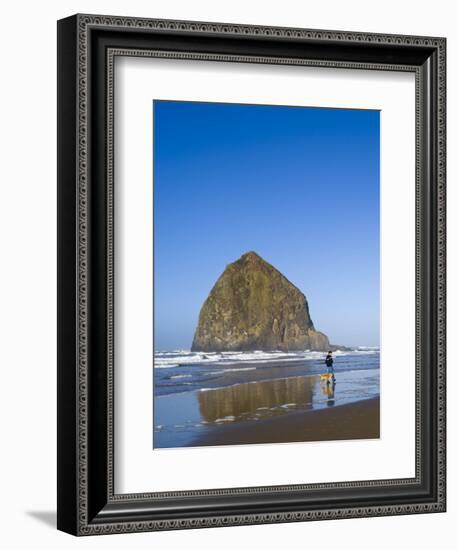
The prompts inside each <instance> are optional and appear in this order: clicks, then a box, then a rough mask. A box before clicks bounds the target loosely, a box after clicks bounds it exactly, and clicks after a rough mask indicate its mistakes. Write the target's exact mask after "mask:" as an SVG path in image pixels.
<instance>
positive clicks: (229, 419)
mask: <svg viewBox="0 0 457 550" xmlns="http://www.w3.org/2000/svg"><path fill="white" fill-rule="evenodd" d="M234 420H235V417H234V416H224V417H223V418H216V420H215V421H214V422H233V421H234Z"/></svg>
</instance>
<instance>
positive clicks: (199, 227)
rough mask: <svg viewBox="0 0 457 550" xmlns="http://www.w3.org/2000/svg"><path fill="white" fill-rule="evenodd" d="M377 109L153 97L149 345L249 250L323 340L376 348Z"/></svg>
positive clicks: (174, 332)
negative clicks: (291, 287) (296, 300)
mask: <svg viewBox="0 0 457 550" xmlns="http://www.w3.org/2000/svg"><path fill="white" fill-rule="evenodd" d="M379 118H380V113H379V112H378V111H369V110H351V109H321V108H306V107H282V106H262V105H239V104H217V103H195V102H172V101H154V125H153V126H154V128H153V130H154V265H155V267H154V278H155V281H154V283H155V304H154V310H155V346H156V348H155V349H156V350H166V349H189V348H190V346H191V343H192V338H193V333H194V330H195V327H196V325H197V319H198V313H199V311H200V308H201V306H202V304H203V302H204V300H205V298H206V297H207V295H208V293H209V291H210V290H211V288H212V286H213V285H214V283H215V282H216V280H217V278H218V277H219V275H220V274H221V273H222V272H223V270H224V268H225V266H226V265H227V264H229V263H231V262H233V261H235V260H236V259H238V258H239V257H240V256H241V255H242V254H243V253H245V252H247V251H249V250H255V251H256V252H257V253H258V254H260V255H261V256H262V257H263V258H264V259H265V260H266V261H268V262H270V263H271V264H273V265H274V266H275V267H276V268H277V269H279V271H281V272H282V273H283V274H284V275H285V276H286V277H287V278H288V279H289V280H290V281H291V282H292V283H294V284H295V285H296V286H297V287H298V288H299V289H300V290H302V292H303V293H304V294H305V295H306V297H307V299H308V303H309V307H310V313H311V317H312V319H313V322H314V325H315V327H316V328H317V329H318V330H321V331H322V332H324V333H326V334H327V335H328V336H329V338H330V341H331V342H332V343H336V344H343V345H349V346H355V345H379V291H380V286H379V282H380V281H379V267H380V265H379V264H380V258H379V254H380V248H379V139H380V136H379Z"/></svg>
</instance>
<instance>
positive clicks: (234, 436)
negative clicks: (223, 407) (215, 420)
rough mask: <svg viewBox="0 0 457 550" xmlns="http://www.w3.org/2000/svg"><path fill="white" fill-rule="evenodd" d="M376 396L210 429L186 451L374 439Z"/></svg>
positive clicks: (377, 418)
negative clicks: (236, 446)
mask: <svg viewBox="0 0 457 550" xmlns="http://www.w3.org/2000/svg"><path fill="white" fill-rule="evenodd" d="M379 404H380V399H379V396H377V397H373V398H369V399H363V400H360V401H355V402H353V403H347V404H343V405H336V406H333V407H328V408H323V409H313V410H307V411H299V412H290V413H288V414H285V415H281V416H274V417H271V418H265V419H260V420H257V421H254V420H249V421H245V422H235V423H233V424H230V425H228V424H224V425H220V426H214V425H213V426H211V427H208V429H207V430H206V431H205V433H204V434H202V435H201V436H198V437H197V438H195V439H194V440H193V441H192V442H191V443H190V444H189V445H187V446H189V447H202V446H218V445H243V444H258V443H292V442H305V441H316V442H318V441H335V440H339V441H341V440H352V439H378V438H379V437H380V406H379Z"/></svg>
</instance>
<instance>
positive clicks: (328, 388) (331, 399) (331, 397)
mask: <svg viewBox="0 0 457 550" xmlns="http://www.w3.org/2000/svg"><path fill="white" fill-rule="evenodd" d="M321 392H322V393H323V394H324V395H325V396H326V397H327V407H333V405H334V404H335V384H332V383H329V384H322V385H321Z"/></svg>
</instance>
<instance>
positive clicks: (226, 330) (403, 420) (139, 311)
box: [58, 15, 446, 535]
mask: <svg viewBox="0 0 457 550" xmlns="http://www.w3.org/2000/svg"><path fill="white" fill-rule="evenodd" d="M445 51H446V42H445V39H444V38H435V37H424V36H420V37H418V36H402V35H389V34H382V35H381V34H369V33H358V32H340V31H322V30H309V29H294V28H275V27H257V26H247V25H233V24H222V23H203V22H190V21H169V20H156V19H136V18H131V17H117V16H116V17H114V16H101V15H75V16H72V17H69V18H66V19H62V20H60V21H59V22H58V52H59V53H58V234H59V241H58V528H59V529H61V530H63V531H66V532H68V533H71V534H74V535H91V534H109V533H126V532H135V531H154V530H166V529H187V528H198V527H213V526H230V525H241V524H258V523H273V522H292V521H308V520H322V519H338V518H355V517H367V516H380V515H393V514H412V513H414V514H416V513H426V512H443V511H445V507H446V497H445V491H446V488H445V483H446V481H445V174H446V172H445V162H446V159H445V155H446V150H445V145H446V136H445V116H446V105H445V102H446V88H445Z"/></svg>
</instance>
